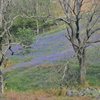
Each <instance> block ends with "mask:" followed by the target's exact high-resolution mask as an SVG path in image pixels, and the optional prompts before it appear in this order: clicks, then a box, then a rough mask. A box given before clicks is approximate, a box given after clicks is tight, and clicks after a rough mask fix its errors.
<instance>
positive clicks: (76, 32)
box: [59, 0, 100, 84]
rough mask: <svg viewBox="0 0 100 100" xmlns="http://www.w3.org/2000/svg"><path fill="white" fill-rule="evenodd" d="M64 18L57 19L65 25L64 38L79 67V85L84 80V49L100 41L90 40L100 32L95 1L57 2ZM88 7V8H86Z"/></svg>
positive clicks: (97, 5)
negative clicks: (72, 50) (67, 41)
mask: <svg viewBox="0 0 100 100" xmlns="http://www.w3.org/2000/svg"><path fill="white" fill-rule="evenodd" d="M59 2H60V4H61V6H62V9H63V11H64V14H65V16H64V17H63V18H59V19H60V20H61V21H63V22H65V23H66V24H67V32H66V35H65V36H66V38H67V39H68V40H69V41H70V42H71V44H72V47H73V49H74V51H75V54H76V56H77V59H78V61H79V67H80V78H79V80H80V84H85V80H86V66H85V60H86V48H87V47H88V46H89V45H90V44H91V43H97V42H100V40H93V39H91V38H92V36H93V35H94V34H95V35H96V34H98V32H100V27H99V26H100V24H99V22H100V11H99V4H100V2H99V1H97V0H59ZM87 5H88V6H87Z"/></svg>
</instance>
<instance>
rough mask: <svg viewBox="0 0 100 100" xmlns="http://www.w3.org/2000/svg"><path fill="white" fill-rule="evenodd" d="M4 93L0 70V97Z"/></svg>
mask: <svg viewBox="0 0 100 100" xmlns="http://www.w3.org/2000/svg"><path fill="white" fill-rule="evenodd" d="M3 93H4V84H3V73H2V70H0V96H1V95H2V94H3Z"/></svg>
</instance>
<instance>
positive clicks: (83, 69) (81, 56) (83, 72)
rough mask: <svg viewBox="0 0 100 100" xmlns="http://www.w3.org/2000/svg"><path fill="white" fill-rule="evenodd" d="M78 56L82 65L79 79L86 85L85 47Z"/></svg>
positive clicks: (80, 65)
mask: <svg viewBox="0 0 100 100" xmlns="http://www.w3.org/2000/svg"><path fill="white" fill-rule="evenodd" d="M77 57H78V61H79V67H80V75H79V81H80V84H81V85H85V81H86V66H85V49H83V50H80V51H79V53H78V56H77Z"/></svg>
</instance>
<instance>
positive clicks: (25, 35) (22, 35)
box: [16, 28, 35, 46]
mask: <svg viewBox="0 0 100 100" xmlns="http://www.w3.org/2000/svg"><path fill="white" fill-rule="evenodd" d="M16 35H17V36H16V37H17V39H18V41H20V42H21V43H22V44H23V45H27V46H29V45H31V44H32V43H33V41H34V39H35V38H34V33H33V31H32V30H31V29H30V28H27V29H26V28H19V29H18V31H17V33H16Z"/></svg>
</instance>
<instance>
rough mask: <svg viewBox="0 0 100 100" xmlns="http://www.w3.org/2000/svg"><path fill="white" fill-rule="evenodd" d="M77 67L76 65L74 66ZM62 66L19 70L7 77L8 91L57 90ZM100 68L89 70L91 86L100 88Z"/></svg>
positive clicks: (92, 67) (42, 66) (90, 68)
mask: <svg viewBox="0 0 100 100" xmlns="http://www.w3.org/2000/svg"><path fill="white" fill-rule="evenodd" d="M74 66H75V65H74ZM58 67H59V69H60V67H63V64H62V65H61V64H60V65H53V64H52V65H41V66H39V67H32V68H27V69H17V70H14V71H12V72H10V73H7V74H6V75H5V77H6V78H7V79H6V82H7V84H6V88H7V90H15V91H24V92H25V91H36V90H48V89H54V88H55V89H57V88H59V87H60V83H61V78H62V73H63V70H62V72H61V73H60V74H59V73H58V71H57V70H59V69H58ZM99 70H100V67H99V66H91V67H89V68H88V72H87V80H88V82H89V84H90V85H93V86H100V79H99V78H100V73H99Z"/></svg>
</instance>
